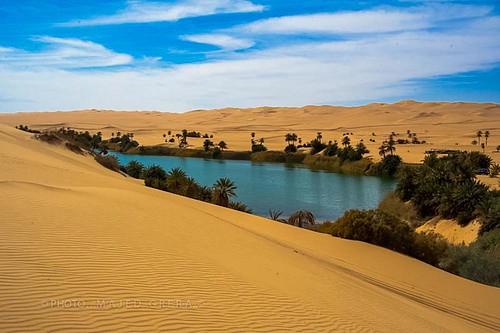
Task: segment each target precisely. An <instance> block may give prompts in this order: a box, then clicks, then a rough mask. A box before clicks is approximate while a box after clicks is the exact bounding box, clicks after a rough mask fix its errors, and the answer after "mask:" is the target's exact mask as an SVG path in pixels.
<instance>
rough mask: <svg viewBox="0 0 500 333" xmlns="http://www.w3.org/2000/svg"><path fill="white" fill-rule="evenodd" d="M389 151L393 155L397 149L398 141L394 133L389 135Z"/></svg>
mask: <svg viewBox="0 0 500 333" xmlns="http://www.w3.org/2000/svg"><path fill="white" fill-rule="evenodd" d="M387 151H388V152H389V153H390V154H391V155H393V154H394V152H395V151H396V141H394V138H393V136H392V135H390V136H389V141H387Z"/></svg>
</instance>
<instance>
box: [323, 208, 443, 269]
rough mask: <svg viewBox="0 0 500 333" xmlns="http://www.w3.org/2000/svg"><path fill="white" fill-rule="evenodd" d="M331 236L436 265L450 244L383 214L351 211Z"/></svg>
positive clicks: (379, 212)
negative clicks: (359, 242) (386, 249)
mask: <svg viewBox="0 0 500 333" xmlns="http://www.w3.org/2000/svg"><path fill="white" fill-rule="evenodd" d="M331 233H332V235H333V236H338V237H342V238H347V239H353V240H359V241H363V242H367V243H371V244H375V245H379V246H382V247H385V248H388V249H391V250H393V251H397V252H400V253H404V254H407V255H410V256H412V257H414V258H417V259H419V260H422V261H424V262H427V263H429V264H431V265H437V264H438V263H439V262H440V260H441V259H442V257H443V256H444V254H445V252H446V250H447V248H448V243H447V242H446V241H445V240H444V239H442V238H441V237H440V236H438V235H435V234H423V233H416V232H415V231H414V230H413V229H412V228H411V227H410V226H409V225H408V224H407V223H405V222H403V221H401V220H400V219H399V218H397V217H396V216H394V215H391V214H388V213H386V212H384V211H382V210H369V211H359V210H350V211H348V212H346V213H345V214H344V215H343V216H342V217H341V218H340V219H338V220H337V221H336V222H335V223H334V224H333V225H331Z"/></svg>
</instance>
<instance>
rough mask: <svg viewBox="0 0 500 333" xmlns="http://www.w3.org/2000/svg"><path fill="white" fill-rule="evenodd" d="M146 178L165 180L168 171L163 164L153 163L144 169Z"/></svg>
mask: <svg viewBox="0 0 500 333" xmlns="http://www.w3.org/2000/svg"><path fill="white" fill-rule="evenodd" d="M144 179H159V180H163V181H164V180H166V179H167V173H166V172H165V170H163V168H162V167H161V166H159V165H152V166H150V167H148V168H146V169H144Z"/></svg>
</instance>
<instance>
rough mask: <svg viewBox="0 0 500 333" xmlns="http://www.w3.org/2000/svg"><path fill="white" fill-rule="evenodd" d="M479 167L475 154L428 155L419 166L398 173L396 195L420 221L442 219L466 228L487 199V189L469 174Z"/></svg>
mask: <svg viewBox="0 0 500 333" xmlns="http://www.w3.org/2000/svg"><path fill="white" fill-rule="evenodd" d="M481 163H485V161H484V159H483V158H482V157H481V155H477V154H470V153H460V154H455V155H450V156H447V157H442V158H438V157H437V156H435V155H429V156H427V157H426V158H425V160H424V164H423V165H422V166H419V167H405V168H403V169H402V170H401V172H400V174H399V183H398V186H397V189H396V193H397V194H398V195H399V197H400V198H401V199H402V200H404V201H407V200H411V201H412V202H413V204H414V206H415V208H416V209H417V211H418V213H419V215H420V216H421V217H432V216H436V215H442V216H444V217H446V218H456V219H457V220H458V222H459V223H460V224H461V225H466V224H468V223H469V222H470V221H471V220H472V219H474V218H476V217H477V216H478V215H479V211H480V208H481V207H482V206H483V205H484V202H485V201H486V200H487V198H488V187H487V186H486V185H483V184H482V183H480V182H478V181H477V180H476V179H475V176H474V172H473V168H475V167H476V165H481Z"/></svg>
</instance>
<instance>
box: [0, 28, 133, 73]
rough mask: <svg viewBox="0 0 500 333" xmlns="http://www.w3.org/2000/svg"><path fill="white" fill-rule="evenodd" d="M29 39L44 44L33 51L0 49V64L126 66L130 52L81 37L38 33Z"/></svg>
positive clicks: (25, 65) (72, 67)
mask: <svg viewBox="0 0 500 333" xmlns="http://www.w3.org/2000/svg"><path fill="white" fill-rule="evenodd" d="M33 40H34V41H36V42H40V43H44V44H46V45H47V47H46V48H44V49H42V50H41V51H35V52H28V51H25V50H20V49H15V48H0V64H7V65H8V66H10V67H49V68H66V69H75V68H91V67H110V66H117V65H126V64H130V63H131V62H132V61H133V58H132V57H131V56H130V55H127V54H121V53H116V52H113V51H112V50H109V49H107V48H105V47H104V46H102V45H100V44H97V43H94V42H89V41H84V40H81V39H75V38H57V37H50V36H39V37H35V38H33Z"/></svg>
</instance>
